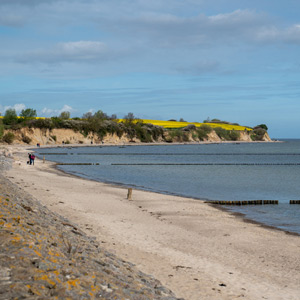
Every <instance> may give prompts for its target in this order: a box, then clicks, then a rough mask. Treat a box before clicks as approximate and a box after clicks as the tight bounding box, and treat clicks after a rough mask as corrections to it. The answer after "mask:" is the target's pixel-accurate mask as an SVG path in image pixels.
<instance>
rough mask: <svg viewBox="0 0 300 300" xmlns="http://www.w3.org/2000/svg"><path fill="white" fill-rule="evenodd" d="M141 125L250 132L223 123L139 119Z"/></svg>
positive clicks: (243, 127)
mask: <svg viewBox="0 0 300 300" xmlns="http://www.w3.org/2000/svg"><path fill="white" fill-rule="evenodd" d="M141 120H142V121H143V123H150V124H153V125H157V126H161V127H164V128H170V129H177V128H183V127H186V126H188V125H190V124H192V125H195V126H196V127H200V126H202V125H209V126H210V127H212V128H216V127H221V128H224V129H226V130H237V131H244V130H247V131H251V130H252V128H250V127H246V126H240V125H231V124H224V123H198V122H177V121H160V120H148V119H141ZM123 121H124V119H119V120H118V122H123Z"/></svg>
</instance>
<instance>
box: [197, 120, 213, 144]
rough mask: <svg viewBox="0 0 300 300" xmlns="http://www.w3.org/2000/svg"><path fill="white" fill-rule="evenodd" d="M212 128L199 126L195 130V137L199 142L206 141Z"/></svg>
mask: <svg viewBox="0 0 300 300" xmlns="http://www.w3.org/2000/svg"><path fill="white" fill-rule="evenodd" d="M212 130H213V129H212V128H211V127H210V126H209V125H206V124H204V125H201V126H200V127H199V128H198V129H197V135H198V138H199V140H200V141H203V140H204V139H207V137H208V134H209V133H210V132H212Z"/></svg>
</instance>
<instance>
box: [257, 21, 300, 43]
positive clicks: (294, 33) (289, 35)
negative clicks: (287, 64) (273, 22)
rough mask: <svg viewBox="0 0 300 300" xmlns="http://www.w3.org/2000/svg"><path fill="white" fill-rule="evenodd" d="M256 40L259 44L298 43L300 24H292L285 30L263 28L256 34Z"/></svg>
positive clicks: (299, 41)
mask: <svg viewBox="0 0 300 300" xmlns="http://www.w3.org/2000/svg"><path fill="white" fill-rule="evenodd" d="M257 40H258V41H260V42H271V43H274V42H275V43H282V42H283V43H291V44H294V43H295V44H299V43H300V24H294V25H292V26H290V27H288V28H285V29H279V28H277V27H275V26H272V27H267V28H263V29H262V30H261V31H260V32H258V33H257Z"/></svg>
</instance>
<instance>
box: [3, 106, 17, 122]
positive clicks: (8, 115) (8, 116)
mask: <svg viewBox="0 0 300 300" xmlns="http://www.w3.org/2000/svg"><path fill="white" fill-rule="evenodd" d="M17 122H18V117H17V113H16V110H15V109H13V108H9V109H7V110H6V111H5V115H4V117H3V124H5V125H14V124H17Z"/></svg>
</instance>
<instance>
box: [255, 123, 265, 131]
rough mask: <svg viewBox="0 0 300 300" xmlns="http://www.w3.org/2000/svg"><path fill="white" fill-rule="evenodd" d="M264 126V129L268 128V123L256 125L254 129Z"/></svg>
mask: <svg viewBox="0 0 300 300" xmlns="http://www.w3.org/2000/svg"><path fill="white" fill-rule="evenodd" d="M258 128H262V129H264V130H268V126H267V125H266V124H260V125H257V126H255V127H254V129H258Z"/></svg>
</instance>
